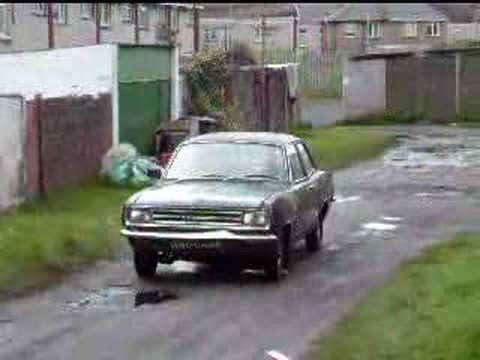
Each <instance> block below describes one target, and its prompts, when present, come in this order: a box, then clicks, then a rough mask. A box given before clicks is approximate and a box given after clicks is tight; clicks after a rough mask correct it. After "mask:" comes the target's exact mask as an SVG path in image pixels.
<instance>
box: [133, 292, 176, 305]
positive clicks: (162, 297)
mask: <svg viewBox="0 0 480 360" xmlns="http://www.w3.org/2000/svg"><path fill="white" fill-rule="evenodd" d="M177 299H178V295H176V294H174V293H172V292H170V291H168V290H153V291H139V292H137V294H136V295H135V307H139V306H142V305H145V304H160V303H162V302H165V301H169V300H177Z"/></svg>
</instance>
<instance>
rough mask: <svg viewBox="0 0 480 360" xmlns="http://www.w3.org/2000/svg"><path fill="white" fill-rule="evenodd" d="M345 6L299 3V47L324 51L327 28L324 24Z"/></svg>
mask: <svg viewBox="0 0 480 360" xmlns="http://www.w3.org/2000/svg"><path fill="white" fill-rule="evenodd" d="M343 6H344V3H299V4H298V12H299V29H298V43H299V47H300V48H308V49H315V50H322V49H324V48H325V45H326V43H325V36H326V31H325V30H326V28H325V26H323V22H324V20H325V19H326V18H327V17H328V16H330V15H332V14H333V13H335V12H336V11H338V10H339V9H340V8H341V7H343Z"/></svg>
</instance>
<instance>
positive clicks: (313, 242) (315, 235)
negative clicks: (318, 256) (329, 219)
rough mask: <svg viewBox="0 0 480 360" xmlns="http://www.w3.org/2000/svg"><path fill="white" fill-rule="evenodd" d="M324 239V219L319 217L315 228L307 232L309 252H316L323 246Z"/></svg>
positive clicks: (306, 239)
mask: <svg viewBox="0 0 480 360" xmlns="http://www.w3.org/2000/svg"><path fill="white" fill-rule="evenodd" d="M322 241H323V219H320V218H317V223H316V224H315V228H314V229H313V230H312V231H311V232H310V233H308V234H307V236H306V237H305V242H306V245H307V251H308V252H316V251H318V250H319V249H321V248H322Z"/></svg>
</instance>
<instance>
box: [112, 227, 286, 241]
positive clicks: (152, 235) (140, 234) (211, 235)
mask: <svg viewBox="0 0 480 360" xmlns="http://www.w3.org/2000/svg"><path fill="white" fill-rule="evenodd" d="M120 233H121V234H122V235H123V236H125V237H133V238H147V239H163V240H242V241H274V240H276V239H277V237H276V236H275V235H273V234H265V235H260V234H234V233H232V232H230V231H228V230H216V231H206V232H200V233H199V232H191V233H184V232H170V231H168V232H160V231H158V232H157V231H156V232H146V231H131V230H126V229H122V230H121V231H120Z"/></svg>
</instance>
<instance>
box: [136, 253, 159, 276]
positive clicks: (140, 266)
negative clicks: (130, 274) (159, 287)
mask: <svg viewBox="0 0 480 360" xmlns="http://www.w3.org/2000/svg"><path fill="white" fill-rule="evenodd" d="M133 261H134V263H135V270H136V272H137V275H138V276H139V277H141V278H146V279H148V278H152V277H153V276H154V275H155V271H156V270H157V264H158V256H157V253H156V252H155V251H151V250H142V251H139V250H137V251H135V252H134V254H133Z"/></svg>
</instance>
